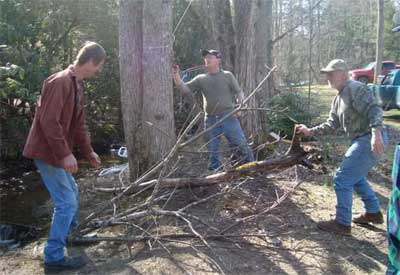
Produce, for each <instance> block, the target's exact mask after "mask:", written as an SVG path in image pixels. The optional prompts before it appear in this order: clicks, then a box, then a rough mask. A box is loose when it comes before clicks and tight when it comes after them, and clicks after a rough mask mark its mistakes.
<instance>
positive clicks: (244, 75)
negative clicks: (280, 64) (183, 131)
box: [233, 0, 273, 138]
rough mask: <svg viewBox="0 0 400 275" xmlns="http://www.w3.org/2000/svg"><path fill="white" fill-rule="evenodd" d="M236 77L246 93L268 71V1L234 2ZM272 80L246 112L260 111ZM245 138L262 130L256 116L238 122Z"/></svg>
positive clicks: (270, 7) (269, 92) (261, 121)
mask: <svg viewBox="0 0 400 275" xmlns="http://www.w3.org/2000/svg"><path fill="white" fill-rule="evenodd" d="M233 3H234V10H235V21H234V26H235V33H236V62H235V64H237V66H236V68H235V69H236V75H237V78H238V81H239V83H240V84H241V86H242V88H243V90H244V92H245V93H246V92H247V93H248V92H250V91H252V90H253V89H254V87H256V86H257V83H258V82H259V81H260V80H261V79H262V78H263V77H264V76H265V75H266V72H267V71H268V68H267V67H272V66H271V65H272V64H271V63H272V43H271V41H272V24H273V21H272V0H252V1H244V0H235V1H234V2H233ZM271 87H272V79H271V80H269V82H267V83H266V84H265V85H264V86H263V87H262V90H261V92H260V93H259V94H258V95H257V96H256V97H255V98H252V99H251V100H250V102H249V107H250V108H257V107H262V106H263V105H264V104H266V103H267V102H268V100H269V98H270V97H271V96H272V95H273V91H272V89H271ZM241 122H242V124H243V127H244V128H245V130H246V132H247V134H248V135H249V136H253V137H254V138H256V137H257V136H259V134H260V133H262V131H263V130H265V126H266V124H265V122H264V121H263V120H262V119H261V117H260V114H259V113H257V112H252V113H249V114H248V115H247V116H246V117H243V118H242V120H241Z"/></svg>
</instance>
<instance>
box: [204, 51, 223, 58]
mask: <svg viewBox="0 0 400 275" xmlns="http://www.w3.org/2000/svg"><path fill="white" fill-rule="evenodd" d="M207 54H211V55H214V56H216V57H217V58H221V57H222V55H221V53H220V52H219V51H217V50H201V56H203V57H205V56H206V55H207Z"/></svg>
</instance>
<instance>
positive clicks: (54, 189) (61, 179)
mask: <svg viewBox="0 0 400 275" xmlns="http://www.w3.org/2000/svg"><path fill="white" fill-rule="evenodd" d="M34 162H35V165H36V167H37V168H38V169H39V171H40V175H41V177H42V180H43V182H44V185H45V186H46V188H47V190H48V191H49V193H50V197H51V200H52V202H53V204H54V212H53V219H52V222H51V228H50V233H49V238H48V240H47V242H46V246H45V248H44V262H45V263H51V262H55V261H59V260H62V259H63V258H64V247H65V242H66V238H67V236H68V232H69V231H70V230H72V229H74V228H76V227H77V225H78V223H77V221H78V219H77V214H78V201H79V200H78V196H79V191H78V186H77V184H76V182H75V179H74V178H73V177H72V175H71V174H70V173H69V172H67V171H66V170H64V169H63V168H58V167H54V166H51V165H49V164H47V163H45V162H43V161H40V160H35V161H34Z"/></svg>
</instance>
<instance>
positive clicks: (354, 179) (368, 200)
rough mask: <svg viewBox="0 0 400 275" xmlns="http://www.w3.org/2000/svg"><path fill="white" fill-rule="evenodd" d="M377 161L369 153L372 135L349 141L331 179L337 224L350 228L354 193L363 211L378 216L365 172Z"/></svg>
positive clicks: (385, 142)
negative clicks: (333, 187)
mask: <svg viewBox="0 0 400 275" xmlns="http://www.w3.org/2000/svg"><path fill="white" fill-rule="evenodd" d="M382 137H383V140H384V144H385V146H386V145H387V135H386V131H385V130H382ZM378 161H379V157H377V156H375V155H374V153H373V152H372V151H371V134H367V135H364V136H361V137H358V138H355V139H353V140H352V143H351V146H350V147H349V148H348V149H347V152H346V154H345V156H344V160H343V161H342V163H341V165H340V167H339V168H338V169H337V170H336V175H335V177H334V178H333V182H334V184H335V192H336V199H337V205H336V222H338V223H340V224H343V225H351V219H352V213H351V210H352V205H353V190H354V191H355V192H356V193H357V194H358V195H360V197H361V200H362V201H363V203H364V207H365V211H366V212H368V213H377V212H379V211H380V209H381V207H380V204H379V200H378V198H377V196H376V194H375V192H374V191H373V190H372V187H371V186H370V185H369V183H368V181H367V175H368V172H369V171H370V170H371V169H372V167H374V166H375V165H376V164H377V163H378Z"/></svg>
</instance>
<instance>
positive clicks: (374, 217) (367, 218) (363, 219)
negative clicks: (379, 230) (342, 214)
mask: <svg viewBox="0 0 400 275" xmlns="http://www.w3.org/2000/svg"><path fill="white" fill-rule="evenodd" d="M353 222H354V223H358V224H368V223H370V222H372V223H376V224H382V223H383V215H382V212H380V211H379V212H378V213H364V214H362V215H360V216H358V217H356V218H354V219H353Z"/></svg>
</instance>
